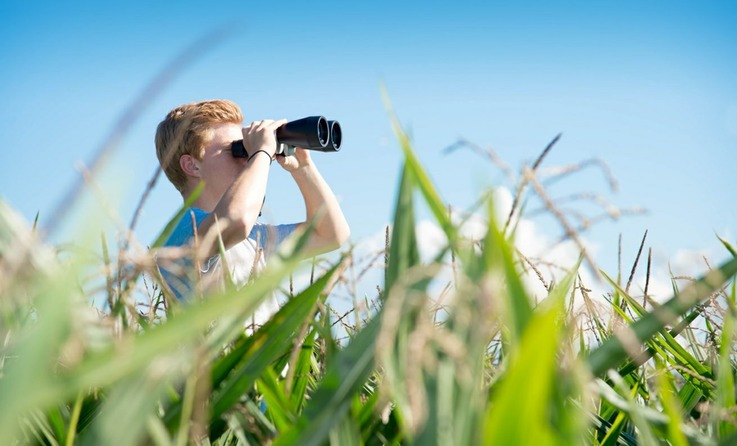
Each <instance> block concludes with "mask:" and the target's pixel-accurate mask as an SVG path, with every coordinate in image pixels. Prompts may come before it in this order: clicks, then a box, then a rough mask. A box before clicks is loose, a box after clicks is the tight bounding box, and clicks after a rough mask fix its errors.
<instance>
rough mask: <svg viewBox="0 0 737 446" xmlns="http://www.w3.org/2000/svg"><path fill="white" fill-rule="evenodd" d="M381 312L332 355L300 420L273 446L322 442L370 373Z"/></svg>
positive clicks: (339, 419) (343, 414)
mask: <svg viewBox="0 0 737 446" xmlns="http://www.w3.org/2000/svg"><path fill="white" fill-rule="evenodd" d="M380 315H381V313H379V315H377V316H375V317H374V318H373V319H371V321H369V323H368V324H367V325H366V326H365V327H364V328H363V329H362V330H361V331H360V332H358V333H357V334H356V335H355V336H354V337H353V339H352V340H351V342H350V344H348V346H346V347H345V348H344V349H343V350H340V351H338V352H337V353H336V354H335V357H334V358H333V360H332V362H331V363H330V365H329V366H328V370H327V371H326V372H325V375H324V376H323V379H322V381H321V383H320V387H319V388H318V389H317V391H316V392H315V393H314V395H313V396H312V398H311V399H310V401H309V403H308V404H307V406H306V407H305V410H304V412H303V413H302V416H301V417H300V419H299V420H297V423H296V424H295V425H294V427H293V428H292V429H291V430H289V431H287V432H284V433H283V434H282V435H280V436H279V437H277V438H276V440H275V441H274V443H273V446H284V445H299V446H318V445H322V444H324V442H325V441H326V440H327V439H328V436H329V434H330V432H331V431H332V430H333V428H334V427H335V426H336V425H337V424H338V423H340V422H341V421H342V420H343V418H344V417H345V416H347V414H348V411H349V409H350V407H351V402H352V400H353V397H354V395H355V394H356V393H357V392H360V391H361V389H362V388H363V385H364V383H365V382H366V380H367V379H368V378H369V376H370V375H371V373H372V372H373V367H374V348H375V345H376V337H377V336H378V333H379V328H380V327H381V325H380V324H381V317H380Z"/></svg>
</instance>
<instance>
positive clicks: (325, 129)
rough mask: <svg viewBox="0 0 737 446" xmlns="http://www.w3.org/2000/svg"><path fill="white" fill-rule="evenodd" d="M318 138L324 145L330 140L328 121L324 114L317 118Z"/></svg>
mask: <svg viewBox="0 0 737 446" xmlns="http://www.w3.org/2000/svg"><path fill="white" fill-rule="evenodd" d="M317 138H318V139H319V140H320V145H321V146H323V147H325V146H326V145H328V141H330V129H329V126H328V121H327V120H326V119H325V118H323V117H322V116H320V119H318V120H317Z"/></svg>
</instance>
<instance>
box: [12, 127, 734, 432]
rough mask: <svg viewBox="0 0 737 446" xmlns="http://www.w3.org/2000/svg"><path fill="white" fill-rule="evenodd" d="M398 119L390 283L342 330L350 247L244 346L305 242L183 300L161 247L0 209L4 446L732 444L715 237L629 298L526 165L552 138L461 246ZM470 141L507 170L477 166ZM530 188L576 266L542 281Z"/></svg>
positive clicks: (730, 375) (728, 339) (729, 331)
mask: <svg viewBox="0 0 737 446" xmlns="http://www.w3.org/2000/svg"><path fill="white" fill-rule="evenodd" d="M390 115H391V116H393V114H391V113H390ZM392 122H393V124H394V128H395V131H396V135H397V139H398V141H399V145H400V147H401V148H402V151H403V153H404V169H403V171H402V174H401V178H400V181H399V185H398V190H397V196H396V206H395V211H394V217H393V218H394V220H393V224H392V226H391V231H390V232H389V230H387V243H386V245H387V246H386V248H385V250H384V251H383V252H380V253H376V254H375V255H373V256H371V258H370V259H369V261H368V263H369V264H370V265H371V264H374V263H376V262H379V264H380V265H379V268H380V269H381V270H382V271H381V272H382V275H383V276H384V277H383V281H382V283H379V284H377V295H376V298H375V299H370V298H368V297H367V298H366V299H365V300H364V301H361V299H358V298H357V297H355V296H354V297H353V301H354V304H355V305H356V308H358V307H359V306H360V310H359V309H356V308H354V309H353V310H351V311H349V313H348V314H337V315H336V312H335V309H333V308H331V300H332V297H334V295H335V293H336V291H335V285H336V283H348V284H350V283H351V282H352V281H354V280H355V277H356V275H357V276H359V277H360V276H362V275H363V274H364V273H365V272H366V271H367V270H368V269H369V268H370V266H369V267H366V269H362V270H360V271H359V272H358V273H357V274H356V273H355V271H354V273H353V277H351V276H349V275H348V271H350V270H351V268H355V267H356V265H357V264H358V263H360V261H359V259H356V258H355V257H354V253H353V252H351V251H350V250H349V251H347V252H344V253H343V255H342V256H341V257H340V258H339V259H337V260H336V261H335V262H333V263H331V264H329V265H325V263H324V261H321V262H319V263H318V264H317V266H316V267H315V268H314V269H313V277H312V279H311V280H310V284H309V285H308V286H306V287H305V288H304V289H303V290H301V291H297V292H296V293H295V292H294V291H293V290H290V291H287V292H286V294H288V295H290V298H289V300H288V301H287V303H286V304H285V305H284V306H283V307H282V308H281V310H280V311H279V313H277V314H276V315H275V316H274V318H273V319H272V320H271V321H270V322H269V323H267V324H266V325H264V326H263V327H261V328H259V329H258V330H257V331H256V332H255V333H253V334H252V335H247V334H246V333H245V332H244V330H243V321H244V320H246V319H247V317H248V315H249V314H251V313H252V312H253V311H254V309H255V308H256V307H257V306H258V304H259V303H260V302H261V301H262V300H263V299H265V298H266V297H267V296H268V295H269V294H270V293H272V292H273V291H274V290H277V289H280V287H281V286H282V284H284V283H285V282H286V281H288V280H289V277H290V275H291V274H293V273H294V271H295V270H296V269H297V268H298V266H299V264H298V262H296V261H294V260H292V259H293V258H295V256H294V255H293V253H294V252H295V251H296V250H299V249H300V246H301V245H302V244H303V243H304V241H305V238H306V237H308V236H309V235H308V234H303V235H301V236H300V237H298V238H297V239H295V240H293V241H292V243H291V244H288V245H287V246H284V247H283V250H282V253H281V255H280V256H278V257H277V258H276V259H275V261H273V262H271V263H269V265H268V267H267V269H266V270H265V271H264V272H263V273H262V274H261V275H260V276H259V277H258V278H257V279H256V280H254V281H253V282H252V283H251V284H249V286H247V287H245V288H243V289H240V290H237V289H226V290H225V291H223V292H219V293H214V294H212V295H208V296H206V298H205V299H202V300H199V301H197V302H195V303H193V304H190V305H178V304H176V301H174V300H172V299H171V295H170V294H169V293H168V292H167V290H166V289H165V287H163V286H162V284H161V280H160V274H159V272H158V270H157V268H156V264H155V262H154V261H153V257H152V256H153V255H154V253H157V252H158V254H159V255H163V254H164V251H161V249H162V248H159V245H160V243H159V242H156V243H154V245H153V246H152V250H151V251H150V252H149V253H147V254H145V255H141V254H135V253H133V252H130V251H128V250H129V249H131V248H130V246H131V244H130V243H124V244H123V246H122V247H121V248H120V250H119V252H118V253H117V256H115V257H114V256H111V255H110V252H109V250H108V248H107V242H106V241H105V240H103V241H102V249H101V251H102V254H101V256H100V257H99V258H90V257H89V256H76V255H75V254H74V253H68V254H65V255H60V254H59V253H58V251H57V249H56V248H55V247H53V246H49V245H48V244H45V243H44V242H42V241H41V240H40V239H39V237H38V235H37V234H36V231H35V223H34V225H33V226H31V225H28V224H26V223H25V222H23V221H22V220H21V219H20V218H18V216H17V215H16V213H15V212H14V211H13V210H12V209H11V208H9V207H8V206H7V205H5V204H2V203H0V253H1V254H2V258H1V259H0V293H1V294H0V296H1V297H0V317H2V319H1V320H2V324H1V325H0V339H2V341H3V343H2V349H1V350H0V401H2V405H0V432H2V436H0V437H1V438H0V442H2V443H4V444H51V445H57V444H65V445H70V444H118V445H128V444H130V445H133V444H156V445H181V444H213V445H230V444H274V445H296V444H299V445H309V444H314V445H322V444H336V445H354V444H355V445H378V444H418V445H426V444H443V445H448V444H458V445H467V444H535V445H540V444H561V445H570V444H594V445H614V444H673V445H685V444H703V445H727V444H734V442H735V441H737V405H736V404H735V383H734V380H735V360H736V359H737V358H735V349H734V342H735V328H734V327H735V315H737V306H736V305H735V298H736V292H735V281H734V277H735V274H737V257H734V255H735V250H734V248H733V247H732V246H731V245H729V243H727V242H726V241H723V243H724V245H725V248H726V249H727V250H728V252H729V253H730V254H731V255H732V256H733V257H732V258H731V260H728V261H726V262H724V263H723V264H722V265H720V266H718V267H716V268H713V269H712V268H709V270H707V271H705V272H704V275H703V276H702V277H701V278H698V279H693V280H688V281H686V286H685V287H683V286H681V285H680V284H681V283H682V282H683V281H682V280H677V279H676V278H673V296H672V298H671V299H669V300H666V301H664V302H662V303H657V302H654V301H652V300H650V299H649V298H648V293H647V291H645V293H644V296H634V295H632V294H631V292H630V284H631V282H632V276H633V275H634V273H635V270H636V268H637V263H638V260H639V258H640V255H641V253H642V250H643V247H641V248H640V254H638V256H637V259H638V260H636V261H635V265H634V266H633V268H632V272H631V273H630V279H629V280H628V281H627V284H626V285H623V284H622V283H621V280H620V279H619V278H611V277H610V275H608V274H607V273H606V272H604V271H601V270H600V269H599V268H598V267H597V266H596V264H595V262H594V259H592V258H590V257H589V256H588V254H587V253H586V252H585V250H583V244H582V243H581V241H580V237H579V234H580V233H581V230H582V229H583V228H582V227H581V226H580V225H577V224H576V223H575V222H574V221H572V220H571V217H570V215H569V214H567V213H566V212H565V211H563V210H561V209H560V208H558V207H557V205H556V203H555V201H554V200H552V199H551V198H550V197H549V195H548V194H547V193H546V190H547V189H546V186H545V182H544V178H543V177H542V174H541V171H540V170H541V169H542V167H541V166H542V164H543V161H544V159H545V158H546V156H548V154H549V152H550V151H551V149H552V148H553V146H554V145H555V144H556V143H557V141H558V137H556V138H555V139H554V140H553V141H551V143H550V144H549V145H548V147H546V148H545V150H544V151H543V152H542V154H541V155H540V157H539V158H538V159H537V160H536V161H535V162H534V163H533V164H532V166H531V167H529V168H525V169H523V171H522V175H521V176H520V178H521V179H520V180H519V181H518V183H517V187H516V189H515V190H516V191H517V193H516V196H515V200H514V204H513V206H512V210H511V212H510V213H509V215H507V216H504V217H506V218H505V219H501V218H499V217H498V216H496V215H494V209H495V208H494V203H493V202H492V201H493V200H492V199H491V198H490V197H492V196H493V194H491V193H486V192H485V193H482V194H481V195H480V196H481V197H482V198H481V199H480V201H479V203H478V205H477V206H475V207H474V208H473V209H472V210H471V212H473V213H475V214H477V215H478V214H483V215H484V217H485V218H484V221H485V224H486V227H485V229H484V231H483V232H484V234H483V236H482V237H480V238H479V239H477V240H468V239H467V238H466V237H464V236H463V235H462V234H463V231H462V230H461V226H462V222H458V221H456V220H455V219H454V218H451V215H450V214H451V213H450V212H449V206H448V204H447V203H444V202H443V201H442V200H441V199H440V198H439V197H440V194H439V192H438V191H437V190H436V189H435V187H434V185H433V183H432V182H431V181H430V179H429V177H428V175H427V173H426V172H425V171H424V169H423V168H422V165H421V163H420V161H419V160H418V158H417V157H416V155H415V153H414V150H413V148H412V146H411V143H410V141H409V139H408V138H407V136H406V134H405V133H404V132H403V130H402V128H401V126H400V125H399V124H398V122H397V121H396V120H394V119H393V121H392ZM464 144H465V145H466V147H471V148H473V149H474V150H476V151H477V152H479V153H482V154H486V155H488V156H489V158H490V159H491V160H492V161H493V162H494V163H496V164H497V165H500V166H501V167H503V169H506V170H505V171H506V172H507V173H508V174H509V173H511V171H509V169H508V168H506V167H505V166H503V165H502V164H501V162H500V161H499V160H500V158H499V157H497V156H496V155H495V154H494V153H493V152H490V151H483V149H480V148H478V147H476V146H471V145H470V144H468V143H464ZM589 164H590V163H589ZM575 171H576V168H570V169H568V170H564V172H563V173H561V174H560V175H563V176H564V175H569V174H571V173H572V172H575ZM529 194H533V196H535V197H537V198H538V199H539V201H540V202H541V203H543V206H544V207H545V209H547V212H548V213H549V215H551V216H552V217H553V218H554V219H555V220H556V221H557V222H558V223H559V224H560V226H561V228H562V230H563V232H564V234H565V237H566V238H568V239H570V240H573V242H574V243H575V244H576V245H577V246H579V247H580V248H581V249H580V260H579V262H578V264H577V265H573V266H571V265H563V266H562V267H564V268H563V269H564V270H565V273H564V274H563V275H559V276H558V277H556V280H555V281H553V280H551V278H550V277H545V274H543V272H542V271H543V270H544V267H545V265H542V264H540V263H539V262H537V261H535V259H530V258H528V257H526V256H525V255H524V254H523V253H522V252H520V251H519V250H518V249H517V248H515V243H514V236H515V229H516V222H518V221H519V215H521V213H522V212H523V211H524V208H525V203H527V199H526V197H528V196H529ZM418 200H419V202H418ZM418 206H425V207H427V208H428V209H429V210H430V213H431V215H432V216H433V218H434V219H435V223H436V224H437V226H438V227H439V228H441V230H442V231H443V234H444V236H445V239H446V240H447V243H446V244H445V245H444V246H443V248H442V249H441V250H440V252H438V253H437V254H436V256H435V258H434V259H431V260H430V261H427V260H423V259H422V258H421V256H420V249H419V245H418V243H419V242H418V239H417V234H416V223H417V222H416V220H415V216H416V209H417V207H418ZM139 208H140V206H139ZM620 214H621V213H620ZM175 219H176V217H175ZM133 221H135V218H134V220H133ZM500 221H501V223H499V222H500ZM167 227H170V226H167ZM166 230H167V229H165V230H164V231H163V233H165V232H166ZM131 236H132V235H129V237H131ZM129 237H126V238H124V239H125V240H130V239H129ZM159 240H161V238H159ZM644 244H645V240H644V239H643V246H644ZM381 259H383V260H384V262H383V263H382V262H381V261H380V260H381ZM648 265H649V262H648ZM583 268H586V269H588V270H590V271H591V272H592V274H594V275H600V276H601V277H602V278H604V280H605V281H606V282H605V283H607V286H608V287H609V291H608V293H606V295H605V296H591V295H590V294H589V291H588V290H587V288H586V286H585V285H584V284H583V283H582V281H581V277H582V275H581V270H582V269H583ZM448 269H450V270H452V274H451V275H447V274H445V273H444V271H446V272H447V270H448ZM649 270H650V268H649V267H648V273H647V274H648V278H649V274H650V273H649ZM89 271H94V274H91V275H90V274H89V273H88V272H89ZM529 275H533V276H537V277H539V278H540V280H541V281H542V282H543V283H544V285H545V288H546V290H547V291H546V293H547V295H546V296H545V298H544V299H542V300H539V301H538V299H537V298H536V297H535V296H533V295H532V294H531V293H530V292H529V291H528V287H527V285H526V284H525V283H526V282H525V281H526V277H528V276H529ZM617 277H621V272H619V271H618V272H617ZM101 297H102V298H101ZM641 299H644V300H641ZM574 302H583V304H580V305H574ZM641 302H642V303H641ZM648 307H649V309H648ZM350 321H353V322H352V323H351V322H350ZM336 324H337V325H336ZM336 326H340V327H342V328H341V329H339V330H337V329H336ZM340 335H345V336H347V339H343V340H341V339H336V336H340Z"/></svg>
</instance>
